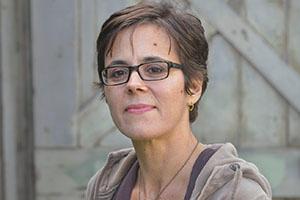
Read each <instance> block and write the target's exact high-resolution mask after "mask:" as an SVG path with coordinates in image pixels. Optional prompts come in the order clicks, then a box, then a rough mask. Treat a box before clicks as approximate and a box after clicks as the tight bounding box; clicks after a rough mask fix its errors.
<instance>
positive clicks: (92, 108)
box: [77, 98, 115, 147]
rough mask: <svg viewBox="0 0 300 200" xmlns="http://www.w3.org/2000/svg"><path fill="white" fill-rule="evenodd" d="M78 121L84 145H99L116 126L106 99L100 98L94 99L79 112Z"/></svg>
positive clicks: (81, 141)
mask: <svg viewBox="0 0 300 200" xmlns="http://www.w3.org/2000/svg"><path fill="white" fill-rule="evenodd" d="M77 123H78V131H79V134H80V145H81V146H83V147H94V146H98V145H99V144H100V141H101V140H102V138H103V137H105V136H106V135H107V134H109V132H110V130H112V129H114V127H115V125H114V123H113V121H112V119H111V117H110V113H109V110H108V107H107V105H106V103H105V101H104V100H103V101H100V98H95V99H93V100H92V101H91V102H90V103H89V104H88V105H87V106H86V107H85V108H84V109H82V110H81V111H80V113H78V115H77Z"/></svg>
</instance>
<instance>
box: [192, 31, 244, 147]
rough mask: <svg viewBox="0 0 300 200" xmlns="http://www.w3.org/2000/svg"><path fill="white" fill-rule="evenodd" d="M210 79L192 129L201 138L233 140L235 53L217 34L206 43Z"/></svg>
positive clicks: (236, 106) (235, 104) (219, 140)
mask: <svg viewBox="0 0 300 200" xmlns="http://www.w3.org/2000/svg"><path fill="white" fill-rule="evenodd" d="M210 49H211V51H210V56H209V62H208V66H209V67H208V68H209V74H210V76H211V77H213V79H211V80H210V82H209V84H208V88H207V91H206V92H207V93H206V94H205V95H204V97H203V99H202V100H201V102H200V104H199V116H198V119H197V121H196V123H193V132H194V133H195V134H197V135H199V138H200V139H201V140H202V142H204V143H205V142H224V141H232V142H234V141H235V138H236V135H237V129H238V122H239V117H238V106H239V103H238V89H237V88H238V62H237V59H238V54H237V53H236V52H235V50H234V49H233V48H232V47H231V46H230V44H229V43H227V42H226V41H225V40H224V39H223V38H222V37H221V36H220V35H216V36H215V37H214V38H213V40H212V43H211V45H210Z"/></svg>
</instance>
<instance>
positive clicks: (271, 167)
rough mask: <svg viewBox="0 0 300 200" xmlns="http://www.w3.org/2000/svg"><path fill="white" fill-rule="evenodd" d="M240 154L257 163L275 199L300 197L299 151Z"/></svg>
mask: <svg viewBox="0 0 300 200" xmlns="http://www.w3.org/2000/svg"><path fill="white" fill-rule="evenodd" d="M239 152H240V153H239V154H240V156H241V157H243V158H245V159H246V160H247V161H251V162H253V163H255V164H256V165H257V166H258V168H259V169H260V170H261V172H262V174H264V175H265V176H266V178H267V179H268V180H269V181H270V183H271V186H272V192H273V196H274V197H284V198H297V197H299V196H300V190H299V184H300V171H299V169H300V163H299V160H300V151H299V150H298V149H285V148H282V149H281V148H276V149H275V148H272V149H271V148H264V149H255V150H254V149H252V150H250V149H240V150H239Z"/></svg>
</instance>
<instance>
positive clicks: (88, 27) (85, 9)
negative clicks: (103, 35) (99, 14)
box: [78, 0, 98, 105]
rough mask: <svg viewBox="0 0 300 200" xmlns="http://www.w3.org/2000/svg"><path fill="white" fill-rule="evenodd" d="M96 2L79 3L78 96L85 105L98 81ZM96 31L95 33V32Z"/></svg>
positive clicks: (80, 102) (93, 92)
mask: <svg viewBox="0 0 300 200" xmlns="http://www.w3.org/2000/svg"><path fill="white" fill-rule="evenodd" d="M95 4H96V2H95V1H94V0H85V1H79V6H78V7H79V8H78V9H79V12H78V15H79V16H78V19H79V20H78V25H79V28H80V30H79V62H80V64H79V70H78V89H79V91H78V93H79V94H78V95H79V104H80V105H85V104H86V103H87V102H88V101H89V100H90V99H91V98H92V97H93V96H94V95H95V92H96V90H95V87H94V85H93V83H94V82H95V81H96V80H98V76H97V73H96V64H95V62H96V59H95V58H96V56H95V52H96V47H95V46H96V37H97V36H96V34H97V33H96V32H97V31H98V29H97V27H96V20H97V19H96V18H95V16H96V6H95ZM96 30H97V31H96Z"/></svg>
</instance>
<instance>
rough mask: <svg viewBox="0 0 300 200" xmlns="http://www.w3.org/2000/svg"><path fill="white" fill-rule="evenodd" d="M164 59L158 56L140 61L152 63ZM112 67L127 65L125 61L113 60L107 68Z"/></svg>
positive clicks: (147, 57)
mask: <svg viewBox="0 0 300 200" xmlns="http://www.w3.org/2000/svg"><path fill="white" fill-rule="evenodd" d="M164 60H165V59H163V58H161V57H159V56H146V57H144V58H143V59H142V63H146V62H154V61H164ZM114 65H129V64H128V62H126V61H125V60H113V61H112V62H111V63H110V64H109V65H108V66H114Z"/></svg>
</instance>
